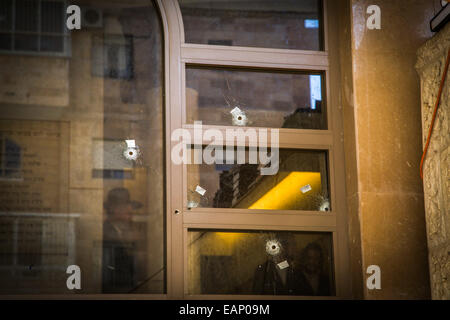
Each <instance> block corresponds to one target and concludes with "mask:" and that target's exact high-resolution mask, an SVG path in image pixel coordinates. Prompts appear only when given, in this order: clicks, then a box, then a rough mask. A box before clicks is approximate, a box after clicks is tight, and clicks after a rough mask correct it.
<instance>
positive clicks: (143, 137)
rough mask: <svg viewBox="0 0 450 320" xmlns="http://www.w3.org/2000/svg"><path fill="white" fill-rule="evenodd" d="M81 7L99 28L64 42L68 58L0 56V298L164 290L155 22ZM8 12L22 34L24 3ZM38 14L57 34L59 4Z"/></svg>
mask: <svg viewBox="0 0 450 320" xmlns="http://www.w3.org/2000/svg"><path fill="white" fill-rule="evenodd" d="M88 2H89V3H87V2H86V1H84V2H83V3H84V4H86V5H90V7H92V8H94V9H96V10H98V12H99V13H100V14H102V15H103V27H101V26H99V25H97V26H95V27H83V31H82V32H74V33H72V37H71V38H67V41H71V42H72V43H71V47H72V53H73V54H72V57H71V58H70V59H67V58H60V57H45V58H43V57H39V56H21V55H0V88H1V91H2V94H0V294H61V293H93V294H96V293H164V292H165V277H166V271H165V245H164V243H165V229H164V223H165V222H164V216H165V214H164V206H165V194H164V179H165V176H164V163H163V162H164V159H163V154H164V149H163V146H164V140H163V132H164V128H163V92H164V88H163V84H164V80H163V73H164V69H163V61H162V57H163V51H162V50H163V45H162V43H163V37H162V30H161V25H160V20H159V14H158V12H157V9H156V7H155V6H153V5H152V4H151V2H148V3H146V4H140V5H138V4H136V3H135V4H130V2H129V1H122V2H121V1H115V2H114V6H111V5H110V1H106V0H105V1H97V0H96V1H88ZM15 3H16V5H17V10H19V12H17V17H22V18H23V19H22V20H21V22H20V21H18V22H17V23H18V24H23V26H24V28H25V27H26V26H27V25H28V23H29V22H30V21H31V20H30V21H29V20H27V19H28V18H27V17H28V13H29V12H31V11H29V10H31V9H30V8H33V7H34V5H32V4H31V3H35V1H19V0H16V1H15ZM36 3H38V2H37V1H36ZM42 5H43V7H42V8H43V10H44V11H45V12H46V13H48V14H51V15H53V13H52V12H54V10H57V11H58V12H60V14H61V15H62V16H61V19H60V20H58V19H56V20H54V21H53V22H54V23H55V24H48V25H47V27H45V28H44V29H45V30H46V31H48V32H57V31H58V30H59V29H58V25H59V23H60V22H61V21H64V20H63V19H64V16H65V11H64V10H60V9H61V8H60V5H61V3H58V4H55V3H52V2H51V1H44V2H42ZM22 10H23V11H22ZM45 12H44V13H45ZM33 16H35V15H34V14H33ZM19 22H20V23H19ZM31 22H32V21H31ZM31 22H30V23H31ZM53 22H52V23H53ZM43 26H44V24H43ZM25 29H26V28H25ZM58 32H59V31H58ZM26 37H30V36H29V35H26V36H24V37H23V38H19V37H18V38H16V47H17V44H18V43H20V44H21V48H22V49H26V48H31V47H34V46H36V41H35V38H26ZM18 39H21V42H17V41H18ZM111 39H113V40H111ZM63 40H64V41H66V39H64V38H63V37H59V36H56V35H51V34H47V35H46V36H43V37H41V41H42V42H41V49H42V50H50V51H54V50H60V48H61V46H62V45H63V43H62V41H63ZM115 45H116V46H115ZM111 47H112V48H115V49H110V48H111ZM110 50H111V51H113V53H110ZM97 66H100V68H99V70H100V71H99V72H97V69H96V68H97ZM130 70H131V71H132V72H130ZM72 265H76V266H78V267H79V268H80V271H81V277H80V278H79V279H80V281H81V282H80V287H81V289H78V288H77V275H78V273H77V271H76V269H74V270H72V271H71V269H69V272H70V274H68V273H67V272H66V271H67V270H68V267H69V266H72ZM69 277H70V279H69ZM68 279H69V281H68V283H69V286H67V280H68ZM72 286H73V287H72Z"/></svg>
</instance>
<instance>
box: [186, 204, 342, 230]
mask: <svg viewBox="0 0 450 320" xmlns="http://www.w3.org/2000/svg"><path fill="white" fill-rule="evenodd" d="M183 224H184V226H185V227H187V228H197V227H200V228H202V229H203V228H205V229H210V228H211V229H228V228H229V229H241V230H246V229H248V230H289V231H293V230H297V231H329V232H333V231H335V230H336V214H333V213H328V214H327V215H324V214H320V213H319V214H318V213H315V214H282V213H277V212H274V213H272V214H257V213H242V212H241V213H239V220H236V214H219V213H211V209H210V210H209V213H205V212H192V211H191V212H185V213H183Z"/></svg>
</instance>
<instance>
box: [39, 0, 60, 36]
mask: <svg viewBox="0 0 450 320" xmlns="http://www.w3.org/2000/svg"><path fill="white" fill-rule="evenodd" d="M64 17H65V14H64V3H63V2H58V1H56V2H55V1H42V2H41V31H42V32H51V33H60V34H61V33H63V32H64Z"/></svg>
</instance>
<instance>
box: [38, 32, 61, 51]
mask: <svg viewBox="0 0 450 320" xmlns="http://www.w3.org/2000/svg"><path fill="white" fill-rule="evenodd" d="M41 51H49V52H63V51H64V36H41Z"/></svg>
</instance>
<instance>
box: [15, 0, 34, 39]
mask: <svg viewBox="0 0 450 320" xmlns="http://www.w3.org/2000/svg"><path fill="white" fill-rule="evenodd" d="M15 3H16V8H15V9H16V11H15V12H16V20H15V21H16V31H34V32H37V31H38V16H39V15H38V13H39V10H38V8H39V2H38V1H35V0H16V2H15Z"/></svg>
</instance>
